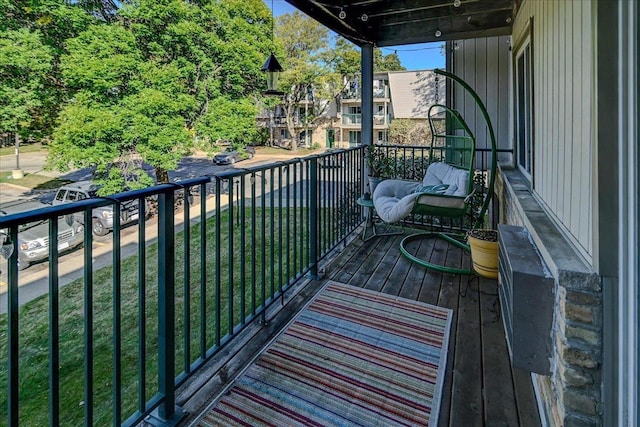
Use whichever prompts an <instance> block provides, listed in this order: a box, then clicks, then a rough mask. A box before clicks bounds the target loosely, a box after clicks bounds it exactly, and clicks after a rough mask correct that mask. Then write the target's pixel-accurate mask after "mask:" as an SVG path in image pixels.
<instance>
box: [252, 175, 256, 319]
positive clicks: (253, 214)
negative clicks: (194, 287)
mask: <svg viewBox="0 0 640 427" xmlns="http://www.w3.org/2000/svg"><path fill="white" fill-rule="evenodd" d="M256 238H257V236H256V173H255V172H252V173H251V255H252V256H251V315H252V316H255V315H256V305H257V303H256V276H257V274H258V273H257V266H256Z"/></svg>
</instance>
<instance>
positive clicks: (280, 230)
mask: <svg viewBox="0 0 640 427" xmlns="http://www.w3.org/2000/svg"><path fill="white" fill-rule="evenodd" d="M278 187H279V189H278V251H279V252H280V256H279V257H278V290H279V292H280V295H281V297H282V303H283V304H284V293H283V291H282V287H283V282H284V277H283V275H282V272H283V269H282V259H283V255H284V254H283V252H282V249H283V248H282V234H283V230H284V229H283V228H282V165H279V166H278Z"/></svg>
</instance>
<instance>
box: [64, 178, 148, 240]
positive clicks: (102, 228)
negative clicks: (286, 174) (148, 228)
mask: <svg viewBox="0 0 640 427" xmlns="http://www.w3.org/2000/svg"><path fill="white" fill-rule="evenodd" d="M99 188H100V187H98V186H97V185H95V184H94V183H92V182H91V181H80V182H75V183H73V184H67V185H63V186H62V187H60V188H59V189H58V191H57V192H56V195H55V197H54V198H53V202H52V204H53V205H54V206H55V205H59V204H61V203H71V202H76V201H78V200H84V199H90V198H92V197H97V193H96V192H97V191H98V189H99ZM91 216H92V218H91V230H92V232H93V234H95V235H96V236H104V235H106V234H107V233H108V232H109V231H111V230H112V229H113V206H101V207H99V208H95V209H93V211H92V213H91ZM76 219H77V220H78V222H83V221H84V218H83V215H82V213H78V214H76ZM137 220H138V203H137V202H136V201H135V200H130V201H127V202H124V203H122V205H121V208H120V224H122V225H125V224H129V223H131V222H133V221H137Z"/></svg>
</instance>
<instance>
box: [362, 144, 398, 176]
mask: <svg viewBox="0 0 640 427" xmlns="http://www.w3.org/2000/svg"><path fill="white" fill-rule="evenodd" d="M385 148H386V147H385ZM394 152H395V151H392V150H388V149H387V150H385V149H384V148H383V147H379V146H375V145H369V146H367V150H366V154H365V159H366V162H367V167H368V170H369V176H372V177H376V178H393V177H394V176H395V175H396V158H395V156H394Z"/></svg>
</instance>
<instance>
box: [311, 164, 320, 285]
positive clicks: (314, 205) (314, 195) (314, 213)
mask: <svg viewBox="0 0 640 427" xmlns="http://www.w3.org/2000/svg"><path fill="white" fill-rule="evenodd" d="M309 166H310V168H309V175H310V177H309V261H310V264H311V265H310V267H311V268H310V271H309V276H311V277H312V278H313V279H318V278H319V276H318V228H319V224H318V158H317V157H312V158H310V160H309Z"/></svg>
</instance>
